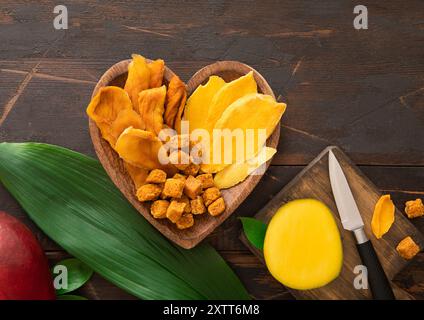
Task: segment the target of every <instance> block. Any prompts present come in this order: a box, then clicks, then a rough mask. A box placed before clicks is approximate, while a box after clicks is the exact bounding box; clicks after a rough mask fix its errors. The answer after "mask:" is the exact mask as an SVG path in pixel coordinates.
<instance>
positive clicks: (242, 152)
mask: <svg viewBox="0 0 424 320" xmlns="http://www.w3.org/2000/svg"><path fill="white" fill-rule="evenodd" d="M285 110H286V104H284V103H278V102H276V101H275V99H274V98H273V97H271V96H269V95H263V94H259V93H252V94H248V95H245V96H244V97H242V98H240V99H238V100H236V101H235V102H233V103H232V104H231V105H230V106H229V107H228V108H227V109H226V110H225V111H224V112H223V114H222V116H221V118H220V119H219V120H218V121H217V122H216V125H215V127H214V135H213V139H212V145H211V148H210V151H211V152H210V154H211V158H210V159H211V160H210V164H209V165H207V164H206V165H203V166H202V168H201V169H202V171H204V172H211V171H212V172H217V171H220V170H222V169H223V168H224V167H226V166H227V165H228V164H231V163H236V162H241V161H245V159H251V158H253V157H254V156H255V155H257V154H258V152H259V150H260V149H262V147H263V146H264V144H265V142H266V139H267V138H268V137H269V136H270V135H271V134H272V132H273V131H274V129H275V127H276V126H277V124H278V122H279V121H280V119H281V116H282V115H283V113H284V111H285ZM216 129H217V130H218V131H217V130H216ZM216 133H220V134H218V135H217V134H216ZM230 142H231V143H230ZM219 147H220V148H219ZM219 153H220V154H219ZM240 159H241V161H240ZM210 168H212V170H211V169H210ZM207 170H208V171H207Z"/></svg>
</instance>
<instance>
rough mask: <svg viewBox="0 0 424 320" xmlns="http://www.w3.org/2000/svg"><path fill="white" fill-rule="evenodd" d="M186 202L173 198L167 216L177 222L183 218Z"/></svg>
mask: <svg viewBox="0 0 424 320" xmlns="http://www.w3.org/2000/svg"><path fill="white" fill-rule="evenodd" d="M185 206H186V204H185V203H182V202H178V201H175V200H172V201H171V203H170V204H169V207H168V209H167V210H166V217H167V218H168V219H169V220H170V221H171V222H172V223H176V222H177V221H178V219H180V218H181V216H182V214H183V212H184V209H185Z"/></svg>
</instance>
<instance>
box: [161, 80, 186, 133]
mask: <svg viewBox="0 0 424 320" xmlns="http://www.w3.org/2000/svg"><path fill="white" fill-rule="evenodd" d="M186 99H187V91H186V86H185V84H184V82H182V81H181V79H180V78H179V77H178V76H174V77H172V79H171V81H169V85H168V91H167V93H166V104H165V115H164V119H165V123H166V124H167V125H168V126H169V127H170V128H174V129H176V130H177V131H178V130H179V129H177V128H176V126H177V125H178V127H179V126H180V123H181V114H182V112H183V110H184V106H185V102H186ZM178 119H179V120H178Z"/></svg>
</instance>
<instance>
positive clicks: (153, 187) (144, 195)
mask: <svg viewBox="0 0 424 320" xmlns="http://www.w3.org/2000/svg"><path fill="white" fill-rule="evenodd" d="M161 192H162V188H161V187H160V186H158V185H157V184H152V183H148V184H145V185H143V186H141V187H140V188H138V189H137V193H136V196H137V199H138V200H139V201H141V202H144V201H152V200H156V199H157V198H158V197H159V196H160V194H161Z"/></svg>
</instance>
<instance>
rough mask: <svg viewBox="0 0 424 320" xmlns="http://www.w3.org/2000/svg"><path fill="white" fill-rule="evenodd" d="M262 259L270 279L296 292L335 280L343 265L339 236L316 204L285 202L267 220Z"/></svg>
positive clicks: (328, 214) (328, 216) (329, 215)
mask: <svg viewBox="0 0 424 320" xmlns="http://www.w3.org/2000/svg"><path fill="white" fill-rule="evenodd" d="M264 257H265V262H266V265H267V267H268V270H269V271H270V273H271V274H272V276H273V277H274V278H275V279H277V280H278V281H279V282H281V283H282V284H283V285H285V286H287V287H289V288H292V289H297V290H309V289H314V288H319V287H322V286H325V285H326V284H328V283H330V282H331V281H332V280H334V279H335V278H337V276H338V275H339V273H340V271H341V268H342V265H343V249H342V242H341V239H340V233H339V230H338V228H337V224H336V222H335V220H334V218H333V215H332V213H331V211H330V210H329V209H328V208H327V207H326V206H325V205H324V204H323V203H322V202H320V201H318V200H314V199H300V200H295V201H291V202H288V203H287V204H285V205H283V206H282V207H281V208H280V209H278V211H277V213H276V214H275V215H274V216H273V218H272V219H271V221H270V223H269V225H268V228H267V231H266V234H265V241H264Z"/></svg>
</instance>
